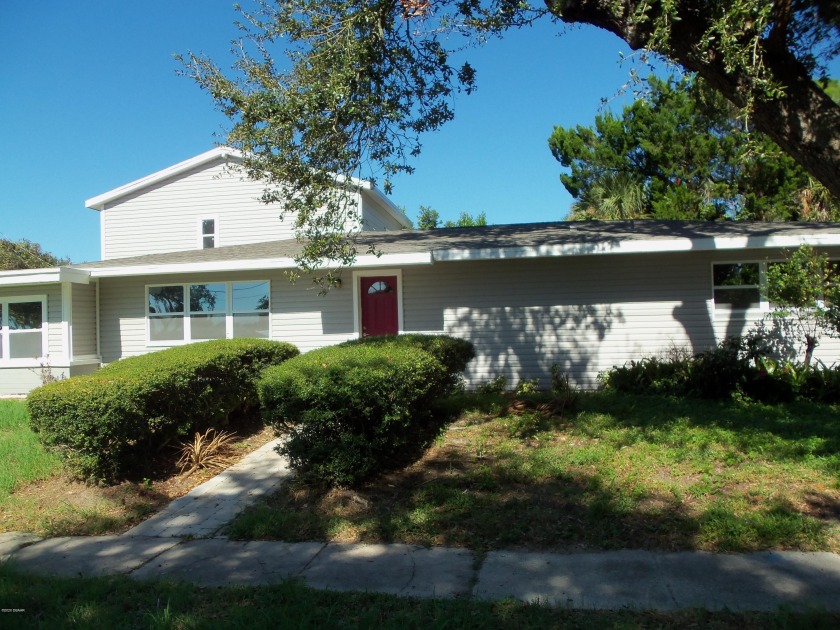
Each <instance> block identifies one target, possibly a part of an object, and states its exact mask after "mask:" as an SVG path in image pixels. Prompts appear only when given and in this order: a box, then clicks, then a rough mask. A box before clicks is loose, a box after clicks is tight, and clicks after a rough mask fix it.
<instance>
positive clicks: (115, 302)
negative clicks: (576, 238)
mask: <svg viewBox="0 0 840 630" xmlns="http://www.w3.org/2000/svg"><path fill="white" fill-rule="evenodd" d="M766 255H767V257H768V258H771V259H772V258H773V257H779V255H780V252H779V251H778V250H775V251H771V252H766ZM717 259H723V260H726V261H728V262H731V261H733V260H734V261H738V260H751V259H752V260H754V259H755V253H750V252H743V253H742V252H732V251H730V252H726V257H725V258H723V256H722V255H721V253H720V252H687V253H676V254H649V255H642V254H638V255H637V254H628V255H614V256H577V257H574V256H570V257H562V258H543V259H530V260H497V261H478V262H448V263H440V262H439V263H435V264H434V265H430V266H425V265H419V266H406V267H403V268H402V282H401V291H402V300H403V314H404V315H403V319H404V322H403V330H404V331H405V332H423V333H446V334H451V335H455V336H458V337H464V338H466V339H470V340H471V341H472V342H473V343H474V344H475V346H476V350H477V354H478V356H477V357H476V359H475V360H474V361H473V362H472V364H471V366H470V368H469V371H468V375H467V376H468V382H469V384H470V385H473V386H474V385H476V384H478V383H481V382H483V381H487V380H489V379H492V378H495V377H496V376H498V375H501V374H504V375H506V376H507V377H508V378H509V379H510V380H511V382H512V383H515V382H516V381H518V380H520V379H523V378H533V377H539V378H540V379H542V382H543V384H547V383H548V378H549V369H550V367H551V365H552V364H554V363H557V364H559V365H560V366H561V368H562V369H563V370H564V371H566V372H568V373H569V374H570V375H571V376H572V377H573V378H574V381H575V382H576V383H577V384H579V385H582V386H586V387H595V386H596V385H597V382H598V381H597V376H598V373H599V372H601V371H603V370H607V369H609V368H611V367H612V366H614V365H622V364H624V363H625V362H627V361H629V360H631V359H639V358H642V357H645V356H651V355H654V354H657V353H661V352H666V351H668V350H669V349H670V348H672V347H674V346H677V347H687V348H688V349H690V350H691V351H695V352H700V351H702V350H704V349H707V348H710V347H712V346H713V345H714V344H715V343H716V342H718V341H721V340H723V339H724V338H726V337H729V336H736V335H740V334H743V333H744V332H746V331H747V330H748V329H749V328H750V327H751V326H752V324H753V322H754V321H755V320H753V319H750V318H745V317H744V315H743V314H740V315H738V314H735V315H733V316H731V317H730V316H729V313H725V312H724V313H716V312H715V309H714V302H713V299H712V295H713V293H712V278H711V273H710V269H711V265H712V263H713V262H714V261H715V260H717ZM356 271H360V272H367V271H373V270H365V269H358V270H356ZM258 276H259V277H260V278H264V279H266V280H269V281H270V282H271V315H270V319H271V338H272V339H276V340H280V341H288V342H290V343H293V344H295V345H297V346H298V347H299V348H300V350H301V351H302V352H306V351H308V350H312V349H314V348H318V347H321V346H325V345H332V344H335V343H339V342H341V341H345V340H347V339H352V338H354V337H356V336H357V333H356V332H355V329H354V311H353V309H354V305H353V290H352V284H353V283H352V274H351V273H350V272H349V270H348V272H347V273H345V276H344V278H343V280H344V282H343V287H342V288H340V289H336V290H333V291H331V292H330V293H329V294H328V295H326V296H319V295H318V291H317V289H316V288H314V287H313V285H312V284H311V283H310V282H309V281H308V280H307V279H306V278H305V277H304V278H301V279H300V280H298V282H297V283H296V284H294V285H291V284H289V282H288V280H287V279H286V277H285V276H284V275H283V273H282V272H281V271H272V272H267V273H266V272H262V273H259V274H258ZM255 277H257V276H256V275H254V273H253V272H241V273H226V274H222V273H218V274H189V275H182V274H177V275H173V276H162V277H161V276H158V277H150V276H147V277H139V278H103V279H102V280H101V285H100V286H101V304H102V353H103V360H104V361H105V362H110V361H114V360H117V359H119V358H121V357H125V356H131V355H134V354H142V353H144V352H149V351H151V350H155V349H158V348H155V347H149V346H148V344H147V342H146V318H145V309H146V302H145V299H146V293H145V291H146V286H147V285H151V284H177V283H191V282H206V283H210V282H235V281H238V280H252V279H253V278H255ZM816 356H817V357H818V358H820V359H822V360H823V361H825V362H826V363H827V364H831V363H833V362H834V361H837V360H839V359H840V344H838V343H837V342H836V341H834V340H831V339H828V338H823V340H822V342H821V343H820V345H819V346H818V348H817V353H816Z"/></svg>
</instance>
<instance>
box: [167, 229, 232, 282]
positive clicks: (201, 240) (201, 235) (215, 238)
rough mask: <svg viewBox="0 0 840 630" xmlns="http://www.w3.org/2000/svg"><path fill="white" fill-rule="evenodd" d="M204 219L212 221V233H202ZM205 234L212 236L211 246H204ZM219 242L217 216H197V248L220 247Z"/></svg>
mask: <svg viewBox="0 0 840 630" xmlns="http://www.w3.org/2000/svg"><path fill="white" fill-rule="evenodd" d="M205 221H212V222H213V233H212V234H205V233H204V222H205ZM205 236H212V237H213V247H212V248H209V247H204V237H205ZM220 246H221V245H220V244H219V217H217V216H203V217H199V219H198V248H199V249H215V248H217V247H220ZM156 286H159V285H156Z"/></svg>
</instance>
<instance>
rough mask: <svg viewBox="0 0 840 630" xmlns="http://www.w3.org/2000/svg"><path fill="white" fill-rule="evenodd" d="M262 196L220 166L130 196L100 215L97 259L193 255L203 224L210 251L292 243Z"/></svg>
mask: <svg viewBox="0 0 840 630" xmlns="http://www.w3.org/2000/svg"><path fill="white" fill-rule="evenodd" d="M262 192H263V186H262V184H258V183H255V182H252V181H250V180H248V179H245V178H244V175H240V174H238V173H236V172H235V171H231V170H229V169H228V168H226V167H225V163H224V162H223V161H222V160H217V161H215V162H212V163H210V164H207V165H204V166H201V167H199V168H196V169H193V170H191V171H188V172H186V173H184V174H182V175H179V176H177V177H174V178H172V179H169V180H167V181H165V182H162V183H159V184H156V185H155V186H152V187H150V188H145V189H143V190H140V191H138V192H135V193H134V194H132V195H130V196H128V197H126V198H124V199H121V200H119V202H115V203H114V205H113V206H106V209H105V210H104V211H103V220H102V228H103V232H104V236H103V239H102V244H103V251H102V259H103V260H108V259H112V258H123V257H127V256H140V255H143V254H157V253H163V252H175V251H185V250H189V249H197V248H198V246H199V243H200V241H199V238H198V234H197V231H198V229H200V221H201V220H202V219H207V218H212V219H214V220H215V225H214V229H215V234H216V242H215V246H216V247H222V246H226V245H241V244H245V243H259V242H264V241H272V240H279V239H286V238H292V237H293V236H294V234H293V231H292V227H291V222H290V221H289V220H286V221H281V220H280V218H279V215H280V212H281V207H280V206H279V205H277V204H264V203H262V202H261V201H260V196H261V195H262ZM196 226H199V228H197V227H196Z"/></svg>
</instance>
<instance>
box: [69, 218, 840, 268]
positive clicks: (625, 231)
mask: <svg viewBox="0 0 840 630" xmlns="http://www.w3.org/2000/svg"><path fill="white" fill-rule="evenodd" d="M828 235H830V236H832V237H833V238H837V237H840V223H758V222H734V221H728V222H685V221H654V220H637V221H582V222H573V221H563V222H556V223H524V224H513V225H489V226H481V227H466V228H442V229H437V230H401V231H388V232H362V233H361V234H360V235H359V236H358V239H357V242H358V251H359V254H363V253H365V252H366V251H367V249H368V247H369V246H373V247H375V249H376V251H378V252H381V253H382V254H385V255H388V254H412V253H430V254H432V255H433V256H434V254H435V253H436V252H438V253H443V252H448V253H452V252H467V253H469V252H480V251H485V250H486V251H489V250H502V249H514V248H515V249H529V250H535V251H538V252H539V251H541V250H544V249H546V248H551V247H559V248H568V251H567V253H569V254H574V253H608V250H610V249H611V248H614V247H617V246H619V245H621V244H628V243H630V244H631V245H632V244H633V243H636V244H643V243H644V242H650V243H652V244H655V242H656V241H676V240H679V241H684V242H685V243H686V244H689V243H698V242H703V241H709V240H713V239H738V243H739V245H738V246H739V247H744V248H750V247H756V248H758V247H766V246H767V244H766V239H768V238H771V237H798V238H800V239H801V238H804V239H806V240H810V239H809V238H808V237H816V238H817V240H818V238H819V237H825V236H828ZM831 244H835V243H831ZM836 244H840V242H838V243H836ZM575 248H577V250H579V251H575ZM301 249H302V244H301V243H299V242H298V241H296V240H294V239H291V240H282V241H268V242H264V243H254V244H249V245H232V246H228V247H218V248H216V249H195V250H189V251H182V252H173V253H164V254H148V255H145V256H134V257H131V258H119V259H112V260H106V261H101V262H91V263H81V264H78V265H73V266H74V267H79V268H83V269H91V270H93V269H97V268H103V267H109V268H114V267H123V266H124V267H136V266H146V265H148V266H159V265H177V264H191V263H214V262H217V263H224V262H227V261H235V260H260V259H278V258H294V257H295V256H297V255H298V254H299V253H300V251H301ZM654 249H656V248H654ZM679 249H689V247H681V248H679ZM537 255H539V254H537ZM545 255H550V254H545Z"/></svg>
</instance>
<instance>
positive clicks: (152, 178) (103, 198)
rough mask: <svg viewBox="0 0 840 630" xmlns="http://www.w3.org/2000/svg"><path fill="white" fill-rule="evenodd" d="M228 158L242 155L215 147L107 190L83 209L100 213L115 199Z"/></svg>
mask: <svg viewBox="0 0 840 630" xmlns="http://www.w3.org/2000/svg"><path fill="white" fill-rule="evenodd" d="M228 158H232V159H234V160H239V159H241V158H242V153H241V152H240V151H238V150H237V149H233V148H231V147H216V148H215V149H210V150H209V151H205V152H204V153H202V154H200V155H196V156H195V157H192V158H190V159H188V160H184V161H183V162H178V164H174V165H172V166H169V167H167V168H165V169H162V170H160V171H157V172H155V173H152V174H151V175H146V176H145V177H141V178H140V179H136V180H134V181H133V182H129V183H128V184H124V185H123V186H120V187H119V188H114V189H113V190H109V191H108V192H105V193H102V194H101V195H97V196H96V197H91V198H90V199H88V200H86V201H85V207H87V208H90V209H91V210H98V211H102V210H104V209H105V206H106V205H107V204H109V203H111V202H112V201H114V200H116V199H120V198H122V197H125V196H127V195H130V194H132V193H134V192H137V191H138V190H141V189H143V188H147V187H148V186H153V185H155V184H157V183H160V182H162V181H164V180H167V179H169V178H171V177H176V176H177V175H180V174H181V173H186V172H187V171H189V170H191V169H194V168H197V167H199V166H203V165H204V164H207V163H209V162H212V161H214V160H218V159H228Z"/></svg>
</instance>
